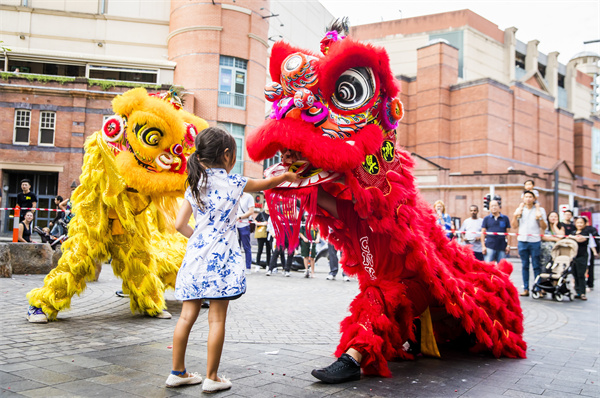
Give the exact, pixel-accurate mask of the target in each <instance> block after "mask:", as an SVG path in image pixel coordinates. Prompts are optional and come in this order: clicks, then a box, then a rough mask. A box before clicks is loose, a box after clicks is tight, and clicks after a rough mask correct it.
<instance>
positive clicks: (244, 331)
mask: <svg viewBox="0 0 600 398" xmlns="http://www.w3.org/2000/svg"><path fill="white" fill-rule="evenodd" d="M327 270H328V267H327V263H326V261H324V260H321V261H320V262H319V263H318V264H317V277H316V278H315V279H305V278H303V277H302V273H300V272H293V273H292V277H290V278H285V277H283V276H282V273H281V272H280V273H278V274H275V275H273V276H270V277H266V276H265V271H264V270H262V271H260V272H259V273H252V274H251V275H248V292H247V293H246V294H245V295H244V296H243V297H242V298H241V299H239V300H237V301H234V302H232V303H231V305H230V309H229V315H228V320H227V335H226V342H225V347H224V352H223V357H222V361H221V367H220V370H219V374H224V375H226V376H227V377H228V378H231V380H232V382H233V388H232V389H231V390H230V391H226V392H222V393H218V395H217V396H218V397H505V396H511V397H539V396H542V397H574V396H589V397H599V396H600V387H599V386H598V382H599V380H598V372H599V371H600V363H599V361H598V358H599V351H600V321H599V317H600V310H599V307H598V305H599V302H600V300H599V299H598V295H599V294H598V291H592V292H590V293H589V294H588V298H589V300H588V301H587V302H582V301H579V300H577V301H573V302H568V301H567V302H560V303H559V302H554V301H551V300H549V299H543V300H537V301H534V300H533V299H531V298H522V300H521V301H522V306H523V311H524V314H525V340H526V341H527V343H528V346H529V348H528V352H527V354H528V358H527V359H507V358H501V359H496V358H493V357H492V356H478V355H470V354H467V353H464V352H461V351H457V350H454V349H451V348H442V349H441V351H442V359H431V358H423V357H420V358H418V359H417V360H416V361H397V362H392V363H390V368H391V370H392V372H393V374H394V375H393V377H392V378H377V377H363V378H362V379H361V380H360V381H358V382H351V383H346V384H341V385H326V384H322V383H320V382H318V381H317V380H316V379H314V378H313V377H312V376H311V375H310V371H311V370H312V369H313V368H317V367H323V366H326V365H329V364H330V363H331V362H332V361H333V359H334V358H333V356H332V353H333V351H334V350H335V348H336V344H337V342H338V339H339V332H338V330H339V322H340V321H341V320H342V319H343V317H344V316H345V315H346V313H347V307H348V304H349V303H350V301H351V300H352V298H353V297H354V296H355V295H356V293H357V291H358V285H357V282H356V281H351V282H343V281H342V280H341V275H338V280H336V281H327V280H325V277H326V276H327ZM512 277H513V280H514V281H515V283H516V284H517V286H520V264H519V263H518V262H515V272H514V273H513V276H512ZM42 283H43V276H42V275H29V276H28V275H15V276H14V278H12V279H0V297H1V303H2V310H3V311H2V317H1V323H0V324H1V325H2V326H1V333H0V396H2V397H13V396H15V397H16V396H26V397H91V396H102V397H171V396H200V395H202V392H201V387H200V386H189V387H181V388H177V389H170V388H165V384H164V383H165V379H166V377H167V375H168V374H169V371H170V370H171V350H170V346H171V338H172V334H173V329H174V327H175V323H176V321H177V318H178V317H179V313H180V311H181V304H180V303H178V302H177V301H176V300H174V298H173V294H172V292H168V293H167V301H168V302H167V304H168V307H169V311H170V312H171V313H172V314H173V319H170V320H161V319H154V318H150V317H145V316H142V315H133V314H131V312H130V310H129V300H128V299H127V298H120V297H117V296H116V295H115V291H116V290H118V289H120V282H119V280H118V279H116V278H115V277H114V276H113V275H112V272H111V269H110V266H108V265H105V266H104V270H103V272H102V274H101V276H100V280H99V281H98V282H93V283H90V284H88V288H87V290H86V291H85V292H84V294H83V295H82V296H81V297H74V299H73V303H72V309H71V310H70V311H66V312H61V313H59V317H58V321H57V322H52V323H49V324H46V325H37V324H29V323H28V322H27V321H26V319H25V315H26V310H27V301H26V298H25V294H26V293H27V292H28V291H29V290H30V289H32V288H34V287H39V286H41V285H42ZM207 311H208V310H204V309H203V310H202V312H201V313H200V316H199V318H198V321H197V323H196V325H195V327H194V330H193V331H192V334H191V336H190V343H189V348H188V354H187V367H188V369H189V370H190V371H195V372H196V371H197V372H200V373H201V374H204V373H205V371H206V368H205V363H206V362H205V359H206V338H207V335H208V323H207Z"/></svg>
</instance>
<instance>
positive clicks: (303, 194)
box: [265, 185, 319, 250]
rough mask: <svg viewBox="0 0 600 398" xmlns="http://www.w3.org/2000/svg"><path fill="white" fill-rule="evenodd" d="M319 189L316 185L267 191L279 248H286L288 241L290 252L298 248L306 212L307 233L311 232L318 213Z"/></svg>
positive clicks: (266, 195) (266, 196)
mask: <svg viewBox="0 0 600 398" xmlns="http://www.w3.org/2000/svg"><path fill="white" fill-rule="evenodd" d="M318 189H319V187H318V186H316V185H315V186H311V187H305V188H297V189H277V188H273V189H269V190H266V191H265V198H266V200H267V204H268V205H269V212H270V215H271V218H272V222H273V228H274V229H275V239H276V241H277V246H285V241H286V240H287V242H288V250H293V249H295V248H296V247H297V246H298V242H299V239H300V235H299V234H300V224H301V223H302V215H303V214H304V213H305V212H308V215H307V217H306V231H310V229H311V228H312V225H313V222H314V219H315V214H316V213H317V192H318ZM307 235H308V236H307V238H308V239H311V237H310V234H307Z"/></svg>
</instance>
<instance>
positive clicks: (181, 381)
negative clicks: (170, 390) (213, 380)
mask: <svg viewBox="0 0 600 398" xmlns="http://www.w3.org/2000/svg"><path fill="white" fill-rule="evenodd" d="M207 380H208V379H207ZM200 383H202V376H200V375H199V374H198V373H188V376H187V377H183V376H177V375H174V374H172V373H171V374H170V375H169V377H167V381H166V382H165V384H166V385H167V387H179V386H184V385H191V384H200Z"/></svg>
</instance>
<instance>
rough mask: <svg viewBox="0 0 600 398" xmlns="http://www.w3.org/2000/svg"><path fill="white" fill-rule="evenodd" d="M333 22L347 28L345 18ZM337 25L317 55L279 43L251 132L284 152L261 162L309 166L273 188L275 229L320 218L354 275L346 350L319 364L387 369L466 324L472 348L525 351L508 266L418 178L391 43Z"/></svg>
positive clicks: (257, 147)
mask: <svg viewBox="0 0 600 398" xmlns="http://www.w3.org/2000/svg"><path fill="white" fill-rule="evenodd" d="M337 25H338V26H339V27H343V28H345V29H344V30H346V31H347V26H345V22H344V21H342V22H341V23H338V24H337ZM340 31H342V29H335V30H334V29H332V30H331V31H329V32H328V33H327V35H326V36H325V38H324V39H323V40H322V41H321V50H322V53H323V54H322V55H318V54H312V53H310V52H309V51H305V50H301V49H297V48H293V47H291V46H290V45H288V44H286V43H282V42H280V43H276V44H275V45H274V46H273V50H272V56H271V62H270V65H271V77H272V79H273V83H271V84H269V85H267V87H266V88H265V95H266V97H267V99H268V100H270V101H272V102H273V112H272V114H271V118H270V119H269V120H267V121H266V122H265V123H264V124H263V125H262V126H261V127H259V128H258V129H257V130H255V131H254V132H253V133H252V134H251V135H250V136H249V138H248V142H247V147H248V153H249V155H250V156H251V157H252V158H253V159H255V160H260V159H266V158H270V157H272V156H273V155H275V154H276V153H277V152H278V151H280V152H281V153H282V154H284V155H285V156H284V159H285V163H282V164H278V165H275V166H272V167H271V168H270V169H268V170H267V171H266V174H268V175H277V174H279V173H283V172H285V171H287V170H288V169H290V170H293V171H296V172H298V174H299V175H300V176H301V177H303V179H302V180H299V182H296V183H285V184H282V185H280V186H279V187H278V188H276V189H273V190H271V191H269V192H267V200H268V201H270V202H271V203H273V204H271V203H270V204H269V207H270V209H271V217H272V218H273V222H274V224H275V227H276V228H279V231H281V233H279V234H278V235H279V237H280V239H282V240H283V239H284V236H285V233H284V232H285V231H287V233H288V240H289V244H290V246H293V245H295V243H296V242H295V240H294V239H297V238H296V236H295V235H296V234H295V229H296V228H299V223H300V220H299V217H300V216H301V214H302V213H303V211H305V210H306V211H308V213H309V218H308V220H307V228H309V225H310V223H312V222H313V221H314V222H317V223H318V224H319V228H320V230H321V231H323V233H324V235H328V236H324V237H325V238H326V239H327V240H328V241H329V242H332V243H334V244H335V246H336V248H338V249H341V250H342V252H343V257H342V259H341V262H342V265H343V267H344V270H345V272H346V273H347V274H349V275H356V276H357V277H358V280H359V284H360V293H359V294H358V296H357V297H356V298H355V299H354V300H353V302H352V304H351V305H350V313H351V314H350V315H349V316H348V317H347V318H346V319H345V320H344V321H342V324H341V332H342V337H341V341H340V344H339V346H338V349H337V351H336V356H338V357H339V359H338V360H337V361H336V362H334V363H333V364H332V365H330V366H328V367H326V368H324V369H318V370H313V372H312V374H313V376H315V377H317V378H319V379H320V380H322V381H324V382H328V383H340V382H344V381H350V380H356V379H358V378H360V370H361V368H362V371H363V373H365V374H373V375H381V376H390V375H391V373H390V371H389V368H388V366H387V361H388V360H390V359H393V358H397V357H401V358H406V359H412V358H414V354H415V353H417V352H422V353H423V354H426V355H432V356H439V355H440V354H439V351H438V348H437V344H438V343H442V342H446V341H449V340H452V339H455V338H458V337H461V336H465V335H467V336H469V337H470V340H469V339H465V341H471V344H469V346H470V348H471V350H478V351H480V350H489V351H491V352H492V353H493V354H494V355H495V356H507V357H513V358H524V357H525V352H526V344H525V342H524V341H523V339H522V333H523V325H522V324H523V315H522V312H521V307H520V302H519V298H518V294H517V290H516V289H515V287H514V286H513V284H512V283H511V282H510V280H509V277H508V275H509V274H510V272H511V271H512V266H511V265H510V264H509V263H507V262H506V261H504V262H501V263H500V264H498V266H496V267H495V266H493V265H492V264H489V263H483V262H480V261H477V260H476V259H475V258H474V257H473V254H472V253H471V252H470V250H468V249H466V248H463V247H461V246H459V245H457V244H456V242H455V241H452V242H451V241H448V239H446V237H445V236H444V231H442V230H441V229H440V228H439V227H438V226H437V225H436V223H435V216H434V214H433V210H432V208H431V206H430V204H429V203H427V202H425V201H424V200H423V199H422V198H421V196H420V195H419V193H418V190H417V188H416V186H415V180H414V176H413V175H412V169H413V167H414V161H413V160H412V158H411V157H410V155H409V153H408V152H406V151H404V150H402V149H400V148H398V146H397V145H396V132H395V129H396V127H397V126H398V123H399V121H400V119H401V117H402V114H403V108H402V104H401V103H400V101H399V100H398V98H397V96H398V95H399V86H398V84H397V82H396V80H395V78H394V76H393V74H392V72H391V70H390V67H389V58H388V55H387V53H386V52H385V50H384V49H382V48H380V47H376V46H373V45H370V44H364V43H360V42H357V41H355V40H352V39H351V38H349V37H344V36H342V35H341V34H340ZM298 199H299V202H300V206H299V207H298V206H297V203H298ZM274 203H278V204H279V205H278V206H274ZM281 203H283V204H281ZM290 229H291V230H292V231H291V232H290V231H289V230H290Z"/></svg>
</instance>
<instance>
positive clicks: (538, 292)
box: [531, 290, 540, 299]
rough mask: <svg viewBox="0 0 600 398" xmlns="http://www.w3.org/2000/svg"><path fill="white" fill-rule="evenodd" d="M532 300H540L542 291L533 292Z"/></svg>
mask: <svg viewBox="0 0 600 398" xmlns="http://www.w3.org/2000/svg"><path fill="white" fill-rule="evenodd" d="M531 298H534V299H539V298H540V291H539V290H534V291H533V292H531Z"/></svg>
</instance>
